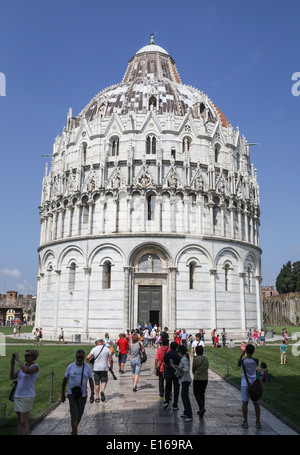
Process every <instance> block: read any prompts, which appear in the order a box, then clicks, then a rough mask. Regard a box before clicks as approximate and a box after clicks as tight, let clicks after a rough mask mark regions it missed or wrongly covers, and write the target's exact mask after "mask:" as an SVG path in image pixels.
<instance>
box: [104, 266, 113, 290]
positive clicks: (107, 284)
mask: <svg viewBox="0 0 300 455" xmlns="http://www.w3.org/2000/svg"><path fill="white" fill-rule="evenodd" d="M110 288H111V262H110V261H108V260H107V261H105V262H104V264H103V275H102V289H110Z"/></svg>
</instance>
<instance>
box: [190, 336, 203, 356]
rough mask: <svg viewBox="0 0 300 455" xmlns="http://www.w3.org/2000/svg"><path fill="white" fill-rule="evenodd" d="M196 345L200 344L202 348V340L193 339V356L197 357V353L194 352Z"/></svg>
mask: <svg viewBox="0 0 300 455" xmlns="http://www.w3.org/2000/svg"><path fill="white" fill-rule="evenodd" d="M197 346H202V347H203V348H204V347H205V344H204V341H203V340H199V341H196V340H195V341H193V343H192V348H193V349H194V351H193V354H194V357H197V354H196V347H197Z"/></svg>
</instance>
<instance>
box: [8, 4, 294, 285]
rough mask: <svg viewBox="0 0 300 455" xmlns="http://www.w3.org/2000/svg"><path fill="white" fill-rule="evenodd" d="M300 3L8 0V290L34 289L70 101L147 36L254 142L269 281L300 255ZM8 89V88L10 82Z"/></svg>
mask: <svg viewBox="0 0 300 455" xmlns="http://www.w3.org/2000/svg"><path fill="white" fill-rule="evenodd" d="M299 17H300V3H299V2H298V1H297V0H295V1H293V0H289V1H288V2H283V1H278V0H277V1H276V0H264V1H261V0H259V1H258V0H252V1H247V2H246V1H244V0H239V1H236V0H227V1H225V0H223V1H222V0H210V1H202V0H197V1H187V2H182V1H179V0H160V1H157V0H151V1H144V0H140V1H137V0H127V1H126V2H125V1H119V0H116V1H103V0H98V1H96V0H85V1H77V0H72V1H69V0H61V1H58V0H52V1H48V0H27V1H26V2H24V1H14V0H10V1H9V2H7V1H5V0H0V73H3V74H4V75H5V79H6V96H0V152H1V178H0V190H1V199H2V204H1V205H2V214H1V224H0V293H5V292H6V291H8V290H16V291H19V292H20V293H24V294H27V293H29V294H31V293H33V294H34V293H35V292H36V275H37V273H38V253H37V248H38V246H39V236H40V223H39V213H38V206H39V204H40V196H41V183H42V178H43V175H44V172H45V165H46V162H47V161H48V163H49V164H50V159H49V158H45V157H42V155H43V154H49V153H52V145H53V142H54V139H55V137H56V135H57V134H60V133H61V131H62V129H63V127H64V125H65V124H66V118H67V111H68V109H69V107H72V109H73V113H74V114H75V115H77V114H78V113H79V112H80V111H81V110H82V109H83V107H84V106H85V105H86V104H87V103H88V102H89V101H90V100H91V99H92V98H93V97H94V96H95V95H96V94H97V93H98V92H100V91H101V90H103V89H104V88H106V87H108V86H110V85H113V84H117V83H119V82H121V80H122V78H123V75H124V73H125V70H126V67H127V62H128V60H129V59H130V58H131V57H132V56H133V55H134V54H135V53H136V52H137V51H138V50H139V49H140V48H141V47H143V46H144V45H146V44H148V43H149V39H150V34H151V33H154V35H155V36H156V38H155V40H156V44H158V45H160V46H162V47H163V48H165V49H166V50H167V51H168V52H169V53H170V55H171V56H172V57H173V58H174V60H175V62H176V66H177V69H178V72H179V74H180V77H181V80H182V82H183V83H185V84H188V85H191V86H194V87H197V88H199V89H200V90H202V91H203V92H204V93H206V94H207V95H208V96H209V98H211V99H212V100H213V101H214V103H215V104H216V105H217V106H218V107H219V108H220V109H221V110H222V111H223V112H224V114H225V115H226V117H227V118H228V119H229V121H230V123H231V124H232V125H233V127H234V128H236V127H237V126H238V127H239V129H240V131H241V133H242V134H243V135H244V136H245V137H246V139H247V140H248V142H257V143H259V144H260V145H259V146H253V147H251V162H252V163H254V166H255V168H257V171H258V180H259V183H260V197H261V210H262V215H261V227H260V240H261V248H262V250H263V255H262V277H263V282H262V284H263V285H272V284H274V283H275V279H276V276H277V275H278V273H279V271H280V269H281V267H282V265H283V264H284V263H286V262H287V261H289V260H291V261H292V262H294V261H297V260H300V239H299V225H300V204H299V193H300V191H299V190H300V184H299V182H300V179H299V168H300V158H299V157H300V153H299V144H300V141H299V139H300V138H299V135H300V128H299V125H300V96H299V97H296V96H293V95H292V91H291V89H292V85H293V83H294V82H293V81H292V75H293V73H295V72H300V61H299V49H300V33H299ZM0 91H1V90H0Z"/></svg>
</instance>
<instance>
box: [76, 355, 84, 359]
mask: <svg viewBox="0 0 300 455" xmlns="http://www.w3.org/2000/svg"><path fill="white" fill-rule="evenodd" d="M76 359H77V360H82V359H84V357H83V356H80V357H76Z"/></svg>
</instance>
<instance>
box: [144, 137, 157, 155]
mask: <svg viewBox="0 0 300 455" xmlns="http://www.w3.org/2000/svg"><path fill="white" fill-rule="evenodd" d="M146 153H147V155H150V154H152V155H153V154H156V137H155V136H147V139H146Z"/></svg>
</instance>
